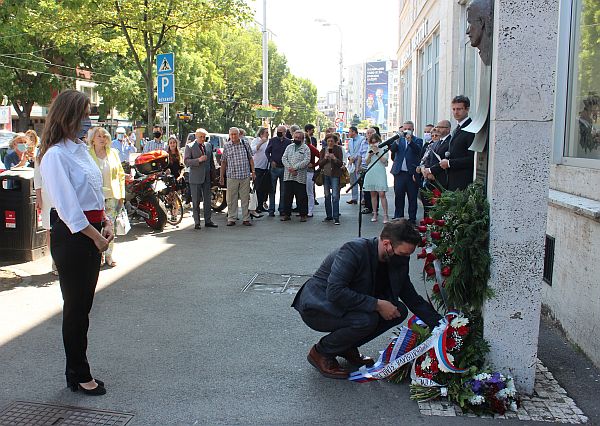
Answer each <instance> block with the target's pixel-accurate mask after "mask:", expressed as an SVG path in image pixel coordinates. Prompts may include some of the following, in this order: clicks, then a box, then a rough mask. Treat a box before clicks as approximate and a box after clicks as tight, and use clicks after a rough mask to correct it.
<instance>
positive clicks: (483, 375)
mask: <svg viewBox="0 0 600 426" xmlns="http://www.w3.org/2000/svg"><path fill="white" fill-rule="evenodd" d="M491 378H492V376H491V375H489V374H488V373H480V374H478V375H476V376H475V377H473V379H475V380H479V381H480V382H483V381H485V380H487V379H491Z"/></svg>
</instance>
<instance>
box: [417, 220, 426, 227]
mask: <svg viewBox="0 0 600 426" xmlns="http://www.w3.org/2000/svg"><path fill="white" fill-rule="evenodd" d="M419 225H421V226H424V225H427V222H425V219H421V221H420V222H419Z"/></svg>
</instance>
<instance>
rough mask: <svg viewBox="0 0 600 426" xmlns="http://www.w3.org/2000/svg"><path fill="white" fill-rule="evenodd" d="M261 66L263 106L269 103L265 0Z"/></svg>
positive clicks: (264, 122)
mask: <svg viewBox="0 0 600 426" xmlns="http://www.w3.org/2000/svg"><path fill="white" fill-rule="evenodd" d="M262 66H263V75H262V78H263V81H262V83H263V85H262V89H263V93H262V104H263V106H267V105H269V36H268V34H267V0H263V28H262ZM263 127H269V118H264V119H263Z"/></svg>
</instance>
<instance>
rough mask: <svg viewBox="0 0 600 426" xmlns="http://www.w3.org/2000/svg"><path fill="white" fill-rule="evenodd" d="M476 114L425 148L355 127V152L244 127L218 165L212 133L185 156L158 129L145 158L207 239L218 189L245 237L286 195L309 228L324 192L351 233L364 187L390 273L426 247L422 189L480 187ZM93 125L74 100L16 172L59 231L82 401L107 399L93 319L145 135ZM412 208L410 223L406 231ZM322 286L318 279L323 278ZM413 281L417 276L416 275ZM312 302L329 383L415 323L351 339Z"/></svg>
mask: <svg viewBox="0 0 600 426" xmlns="http://www.w3.org/2000/svg"><path fill="white" fill-rule="evenodd" d="M469 108H470V102H469V99H468V98H466V97H464V96H457V97H455V98H454V99H453V100H452V115H453V118H454V120H455V121H456V122H457V123H458V124H457V126H456V127H455V128H454V129H452V128H451V123H450V121H449V120H441V121H439V122H438V123H437V124H436V125H435V126H434V125H432V124H428V125H427V126H425V128H424V132H423V138H420V137H418V136H417V134H416V132H415V129H414V123H413V122H411V121H406V122H405V123H404V124H403V126H402V129H401V131H402V133H401V136H399V137H396V138H391V139H388V140H387V141H385V142H383V143H382V138H381V135H380V133H379V129H378V128H377V127H371V128H369V129H367V131H366V137H363V136H362V135H360V134H359V132H358V129H357V128H356V127H353V126H351V127H350V128H349V131H348V135H347V139H346V141H345V143H344V142H343V141H342V139H341V138H340V135H339V134H338V133H336V132H335V129H334V128H328V129H326V131H325V137H324V138H323V140H322V141H321V142H320V143H319V142H318V141H317V139H316V137H315V136H314V133H315V126H314V125H312V124H307V125H305V126H304V129H300V127H298V126H290V127H287V126H284V125H280V126H278V127H277V128H276V134H275V136H274V137H272V138H270V139H269V130H268V129H266V128H260V129H259V130H258V132H257V133H256V138H254V140H252V142H251V143H248V142H247V141H246V140H244V138H243V136H244V135H245V133H244V131H243V130H241V129H239V128H237V127H232V128H230V129H229V139H228V141H227V142H226V143H225V144H224V146H223V147H222V152H221V157H220V164H217V163H216V155H214V153H215V152H214V151H215V148H214V147H213V146H212V145H211V144H210V142H209V133H208V132H207V131H206V130H205V129H202V128H200V129H198V130H197V131H196V132H195V138H194V140H193V141H191V142H189V143H187V144H186V145H185V148H184V153H183V154H182V153H181V150H180V144H179V140H178V139H177V137H176V136H170V137H169V138H168V140H167V142H166V143H164V142H163V140H162V137H163V131H162V128H161V127H159V126H157V127H154V129H153V136H154V139H153V140H150V141H147V142H146V143H145V144H144V146H143V149H142V151H143V152H149V151H153V150H164V151H165V152H166V153H167V154H168V158H169V162H168V167H169V170H170V172H171V173H172V174H173V175H175V176H176V177H180V178H183V177H184V176H185V180H186V182H187V184H188V195H189V197H190V198H191V204H192V212H193V214H192V216H193V219H194V225H195V229H200V228H201V222H200V201H203V202H204V203H203V211H204V212H203V213H204V226H205V227H210V228H216V227H217V226H218V225H217V224H215V223H214V222H213V221H212V218H211V216H212V212H211V186H212V185H213V182H214V181H215V179H218V181H219V184H220V185H222V186H223V187H226V189H227V205H228V213H227V222H226V225H227V226H234V225H235V224H236V223H237V221H238V201H239V202H240V204H241V209H242V225H244V226H252V222H251V218H260V217H262V216H263V215H261V213H263V212H264V213H268V215H269V216H270V217H274V216H275V211H276V204H277V203H276V200H275V196H276V194H277V193H279V200H278V201H279V202H278V205H277V211H278V213H279V215H280V220H281V221H282V222H288V221H291V220H292V214H293V213H294V212H297V213H298V217H299V218H300V222H307V221H308V219H309V218H312V217H313V215H314V206H315V205H317V204H318V202H317V200H316V197H315V183H316V184H318V185H322V186H323V187H324V195H325V197H324V201H325V218H324V219H323V221H324V222H333V223H334V224H336V225H339V224H340V208H339V202H340V190H341V188H342V187H343V186H345V185H346V184H348V183H350V184H354V183H357V182H359V183H361V184H363V185H364V190H365V191H364V196H363V199H362V200H360V199H359V191H358V185H355V186H354V187H353V189H352V196H351V198H350V200H348V201H347V203H349V204H354V205H358V206H361V207H360V208H362V209H363V213H367V214H369V213H370V214H372V215H373V216H372V219H371V221H373V222H377V221H378V220H379V205H381V209H382V213H383V218H382V221H383V223H384V231H382V234H381V236H380V237H379V238H378V239H374V240H373V241H372V245H373V247H376V250H377V253H378V258H379V261H380V263H381V262H387V261H389V260H390V259H391V258H392V257H393V256H408V255H410V253H412V252H413V251H414V248H415V246H416V242H417V240H420V238H419V237H418V233H416V231H415V226H414V225H416V214H417V197H418V193H419V189H421V192H422V194H423V193H424V190H426V189H430V188H432V187H436V186H437V187H438V188H440V189H447V190H452V191H453V190H459V189H464V188H466V186H468V185H469V184H470V183H471V182H472V180H473V164H474V155H473V152H472V151H469V146H470V145H471V143H472V141H473V137H474V135H473V134H472V133H469V132H467V131H465V130H464V129H465V127H467V126H468V125H469V124H470V122H471V119H470V118H469V117H468V113H469ZM89 114H90V102H89V99H88V98H87V97H86V96H85V95H84V94H83V93H81V92H78V91H75V90H66V91H64V92H62V93H61V94H59V95H58V96H57V97H56V99H55V100H54V102H53V103H52V106H51V107H50V109H49V112H48V116H47V120H46V124H45V127H44V132H43V135H42V137H41V138H38V136H37V134H36V133H35V132H34V131H33V130H30V131H28V132H27V133H24V134H17V136H16V137H15V138H14V139H13V140H12V141H11V143H10V148H11V150H10V152H9V153H8V154H7V155H6V157H5V167H6V168H7V169H11V168H18V167H33V168H34V180H35V189H36V195H37V197H36V198H37V201H36V203H37V208H38V209H39V210H40V211H41V214H42V222H43V225H44V227H45V228H46V229H48V230H49V231H48V232H49V235H48V241H49V245H50V251H51V255H52V259H53V268H52V269H53V272H55V273H56V274H57V275H58V277H59V282H60V288H61V292H62V295H63V300H64V312H63V341H64V346H65V353H66V369H65V375H66V381H67V384H68V386H69V387H70V388H71V389H72V390H73V391H82V392H84V393H85V394H90V395H101V394H104V393H105V392H106V388H105V387H104V383H103V382H102V381H101V380H98V379H95V378H94V377H93V376H92V375H91V371H90V366H89V364H88V362H87V357H86V350H87V329H88V326H89V319H88V314H89V311H90V309H91V306H92V303H93V298H94V291H95V287H96V284H97V280H98V274H99V270H100V267H101V265H102V263H105V264H106V265H108V266H110V267H114V266H116V262H115V260H114V259H113V245H114V231H113V223H114V222H115V219H116V217H117V215H118V214H119V212H120V211H121V210H122V209H123V204H124V202H125V170H124V168H123V163H124V162H128V161H129V160H130V157H131V154H134V153H136V152H137V148H136V143H135V142H136V140H135V134H133V133H131V132H129V134H127V132H126V131H125V129H124V128H118V129H117V131H116V136H115V138H114V139H111V135H110V134H109V133H108V131H106V130H105V129H104V128H101V127H92V123H91V120H90V118H89ZM390 159H391V161H392V165H391V169H390V173H391V174H392V175H393V179H394V185H393V188H394V208H395V210H394V214H393V219H399V220H392V221H390V219H389V216H390V215H389V212H388V204H387V199H386V192H387V190H388V184H387V181H388V176H387V168H388V163H389V161H390ZM217 173H218V174H217ZM406 200H408V219H404V218H405V204H406ZM422 201H423V204H424V206H425V208H426V211H425V214H427V207H428V206H429V205H430V203H429V200H428V199H427V197H426V196H424V197H422ZM294 202H295V204H296V207H295V208H293V204H294ZM357 247H358V246H357ZM361 250H362V248H357V249H356V250H355V251H356V253H359V252H360V251H361ZM369 250H371V249H369ZM390 251H391V252H392V254H390ZM340 253H342V252H341V251H340ZM332 256H333V255H332ZM328 259H329V258H328ZM328 261H333V262H334V264H333V265H329V264H327V261H326V262H325V263H324V265H326V266H327V265H329V266H327V268H329V269H328V270H327V271H324V272H323V274H324V276H325V275H330V274H334V273H335V274H337V273H341V274H342V275H343V274H345V273H346V272H347V271H346V272H344V271H337V269H336V268H337V266H336V264H335V261H334V260H333V257H331V259H329V260H328ZM330 263H331V262H330ZM338 269H339V268H338ZM336 271H337V272H336ZM317 275H318V272H317V274H316V275H315V277H316V278H317ZM402 275H403V276H405V275H406V271H404V272H402ZM316 278H315V279H316ZM404 279H406V277H404ZM365 282H366V281H365ZM313 284H314V286H312V287H314V289H315V291H317V290H318V291H320V290H319V288H320V287H322V285H321V284H322V283H321V282H320V281H318V280H316V281H315V283H313ZM361 285H362V284H361ZM310 294H311V293H310V292H309V291H308V290H304V291H303V292H300V293H299V296H298V297H297V298H296V301H295V304H294V306H295V307H296V308H297V309H298V310H299V311H300V313H301V315H302V318H303V319H304V321H305V322H306V323H307V324H308V325H309V326H310V327H312V328H315V329H317V330H320V331H330V332H331V334H329V335H328V336H326V338H324V339H322V340H321V341H320V342H319V343H318V344H317V345H315V346H314V347H313V349H311V352H310V353H309V362H311V364H313V365H314V366H315V367H316V368H317V369H319V370H320V371H321V373H323V374H324V375H326V376H328V377H336V378H339V377H346V376H347V371H345V370H343V369H340V367H339V365H338V364H337V362H336V361H335V356H342V357H345V358H346V359H348V360H351V361H352V362H355V363H358V364H361V363H362V364H364V363H365V362H366V363H370V362H371V360H368V359H364V358H363V357H362V356H361V355H360V354H359V352H358V349H357V346H359V345H360V342H362V341H367V340H370V339H371V338H373V337H374V336H376V335H378V334H380V333H381V332H383V331H384V330H386V329H388V328H389V327H390V326H392V325H393V324H396V323H398V321H400V320H401V318H403V317H404V316H405V313H403V312H401V311H400V310H399V309H400V307H399V305H394V304H389V303H385V300H383V299H379V300H376V299H369V300H368V303H369V306H370V307H371V308H372V310H373V311H374V312H375V311H376V312H377V313H379V314H380V316H381V317H382V318H383V319H384V323H381V321H375V322H374V321H373V319H374V317H373V318H371V316H366V317H364V318H362V317H361V318H360V320H361V321H363V320H364V321H363V322H365V333H364V336H363V335H360V336H352V338H342V337H340V336H343V335H344V333H345V331H344V330H345V329H346V328H347V327H348V324H346V323H340V322H339V321H337V322H336V321H333V320H332V319H331V318H329V317H328V316H325V317H322V318H319V319H318V320H317V318H316V317H314V318H313V317H312V316H311V317H308V316H307V314H306V309H307V308H310V307H309V306H308V305H309V304H310V303H313V302H314V303H317V304H318V303H319V301H318V300H316V299H315V298H314V297H312V296H310ZM315 294H316V293H315ZM374 296H375V297H378V296H385V297H387V296H389V295H387V294H380V295H377V294H374ZM400 296H401V297H404V298H407V300H406V303H407V304H408V306H410V307H411V309H413V308H414V309H413V310H415V309H416V311H417V313H420V312H419V309H421V310H422V311H423V314H424V315H426V314H429V313H430V312H429V311H428V310H427V309H425V308H422V307H421V305H423V303H424V302H423V301H422V300H421V299H419V298H418V297H416V296H415V295H414V294H413V292H409V293H406V294H404V295H403V294H401V295H400ZM311 297H312V298H311ZM319 298H321V299H322V297H321V296H319ZM384 299H385V298H384ZM349 302H350V301H349ZM365 303H367V302H365ZM334 314H335V313H334ZM327 315H329V314H327ZM429 319H431V321H429V322H431V323H432V324H433V323H434V322H435V321H434V320H435V318H433V316H432V317H431V318H429Z"/></svg>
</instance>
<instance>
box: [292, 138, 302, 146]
mask: <svg viewBox="0 0 600 426" xmlns="http://www.w3.org/2000/svg"><path fill="white" fill-rule="evenodd" d="M294 143H295V144H296V145H300V144H301V143H302V141H297V140H296V139H294Z"/></svg>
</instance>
